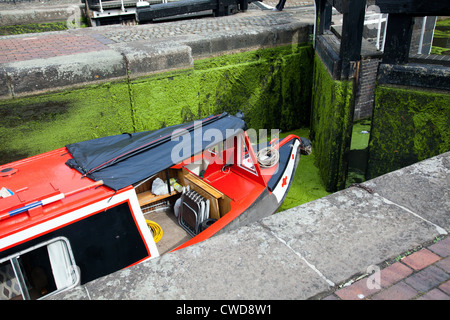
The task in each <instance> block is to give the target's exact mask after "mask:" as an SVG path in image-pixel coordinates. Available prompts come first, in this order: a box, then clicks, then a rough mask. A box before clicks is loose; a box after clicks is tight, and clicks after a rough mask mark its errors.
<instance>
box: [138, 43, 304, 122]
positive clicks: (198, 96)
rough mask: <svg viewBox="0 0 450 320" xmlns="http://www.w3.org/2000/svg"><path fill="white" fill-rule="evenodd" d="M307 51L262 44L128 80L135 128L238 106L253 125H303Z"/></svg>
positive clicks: (230, 109) (237, 109) (185, 118)
mask: <svg viewBox="0 0 450 320" xmlns="http://www.w3.org/2000/svg"><path fill="white" fill-rule="evenodd" d="M312 55H313V50H312V47H311V45H309V44H306V45H295V46H284V47H279V48H272V49H263V50H257V51H251V52H243V53H239V54H233V55H226V56H221V57H214V58H207V59H201V60H197V61H195V62H194V68H193V69H189V70H183V71H176V72H172V73H164V74H158V75H156V76H153V77H146V78H143V79H138V80H135V81H132V83H131V90H132V94H133V101H134V108H135V111H136V124H137V126H136V130H137V131H142V130H148V129H152V128H153V129H154V128H155V127H158V125H159V126H166V125H172V124H177V123H180V122H184V121H189V120H194V119H199V118H202V117H205V116H207V115H210V114H218V113H221V112H224V111H226V112H229V113H230V114H235V113H236V112H237V111H239V110H241V111H243V112H244V114H245V117H246V118H245V119H246V121H247V124H248V125H249V127H251V128H254V129H260V128H268V129H272V128H276V129H281V130H291V129H294V128H298V127H300V126H302V125H303V126H304V125H308V124H309V110H310V103H311V83H312V81H311V77H312V64H311V59H312Z"/></svg>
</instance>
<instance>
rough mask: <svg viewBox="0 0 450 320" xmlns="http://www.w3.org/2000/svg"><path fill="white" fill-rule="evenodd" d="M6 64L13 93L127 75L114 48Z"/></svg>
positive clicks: (5, 67) (120, 57)
mask: <svg viewBox="0 0 450 320" xmlns="http://www.w3.org/2000/svg"><path fill="white" fill-rule="evenodd" d="M3 67H4V70H5V72H6V74H7V76H8V78H9V80H10V85H11V87H12V90H13V93H12V94H13V95H14V96H19V95H21V94H30V93H38V92H40V91H45V90H52V89H55V88H64V87H66V86H75V85H83V84H86V83H96V82H100V81H105V80H112V79H118V78H119V79H120V78H125V77H126V76H127V71H126V65H125V62H124V60H123V57H122V55H121V54H120V53H118V52H116V51H113V50H102V51H98V52H89V53H79V54H73V55H70V58H68V57H67V56H59V57H52V58H48V59H36V60H25V61H19V62H12V63H5V64H4V65H3Z"/></svg>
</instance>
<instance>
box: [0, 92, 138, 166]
mask: <svg viewBox="0 0 450 320" xmlns="http://www.w3.org/2000/svg"><path fill="white" fill-rule="evenodd" d="M131 120H132V118H131V110H130V107H129V97H128V90H127V87H126V84H124V83H114V84H111V83H106V84H103V85H99V86H87V87H85V88H83V89H77V90H70V91H65V92H60V93H53V94H46V95H39V96H32V97H26V98H20V99H12V100H1V101H0V164H3V163H7V162H11V161H14V160H18V159H21V158H25V157H29V156H32V155H36V154H39V153H42V152H45V151H49V150H53V149H56V148H60V147H63V146H65V145H66V144H69V143H73V142H77V141H81V140H88V139H93V138H98V137H102V136H106V135H112V134H120V133H123V132H132V130H133V124H132V121H131Z"/></svg>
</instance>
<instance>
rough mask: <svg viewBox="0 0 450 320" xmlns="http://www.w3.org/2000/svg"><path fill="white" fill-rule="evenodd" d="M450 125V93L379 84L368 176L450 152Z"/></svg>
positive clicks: (373, 176)
mask: <svg viewBox="0 0 450 320" xmlns="http://www.w3.org/2000/svg"><path fill="white" fill-rule="evenodd" d="M449 128H450V94H449V93H448V92H440V91H432V90H421V89H417V88H409V87H408V88H405V87H396V86H389V85H379V86H377V87H376V90H375V106H374V114H373V120H372V128H371V136H370V141H369V161H368V169H367V173H366V178H367V179H372V178H375V177H377V176H380V175H382V174H385V173H388V172H391V171H394V170H397V169H400V168H403V167H405V166H408V165H410V164H413V163H416V162H418V161H421V160H425V159H427V158H430V157H433V156H436V155H438V154H441V153H444V152H447V151H449V150H450V134H449Z"/></svg>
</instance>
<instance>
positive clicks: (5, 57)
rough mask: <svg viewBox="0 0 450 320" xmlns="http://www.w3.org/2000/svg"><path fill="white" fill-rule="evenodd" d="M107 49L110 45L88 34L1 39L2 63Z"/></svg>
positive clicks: (30, 35)
mask: <svg viewBox="0 0 450 320" xmlns="http://www.w3.org/2000/svg"><path fill="white" fill-rule="evenodd" d="M106 49H108V46H106V45H105V44H103V43H102V42H101V41H99V40H97V39H95V38H94V37H91V36H87V35H72V34H63V33H58V34H52V35H35V34H29V35H28V36H27V37H19V38H12V37H8V38H5V39H0V63H6V62H17V61H24V60H32V59H45V58H50V57H57V56H64V55H67V54H77V53H85V52H92V51H99V50H106Z"/></svg>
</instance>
